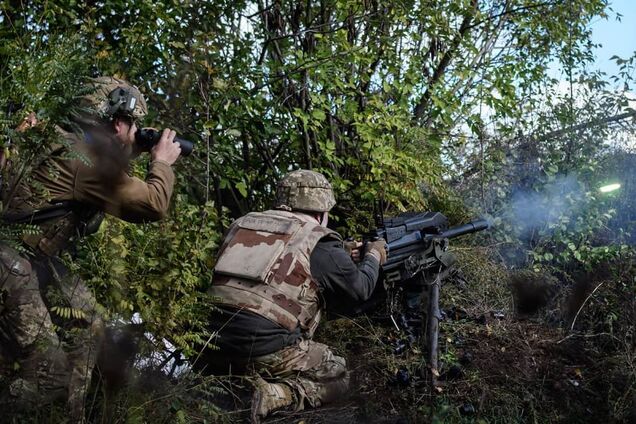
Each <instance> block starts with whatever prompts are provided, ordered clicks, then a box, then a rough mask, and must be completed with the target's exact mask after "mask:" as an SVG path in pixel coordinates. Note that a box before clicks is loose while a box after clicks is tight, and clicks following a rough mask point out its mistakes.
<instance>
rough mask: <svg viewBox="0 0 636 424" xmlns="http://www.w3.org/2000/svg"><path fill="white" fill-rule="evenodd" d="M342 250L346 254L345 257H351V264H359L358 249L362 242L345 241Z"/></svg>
mask: <svg viewBox="0 0 636 424" xmlns="http://www.w3.org/2000/svg"><path fill="white" fill-rule="evenodd" d="M343 245H344V246H343V247H344V250H345V251H346V252H347V255H349V256H351V259H352V260H353V262H355V263H358V262H360V248H361V247H362V242H359V241H355V240H347V241H345V242H344V243H343Z"/></svg>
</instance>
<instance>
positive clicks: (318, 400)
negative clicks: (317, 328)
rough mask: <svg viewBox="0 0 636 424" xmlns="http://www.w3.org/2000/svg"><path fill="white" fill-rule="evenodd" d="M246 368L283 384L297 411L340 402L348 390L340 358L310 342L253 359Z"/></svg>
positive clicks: (344, 367)
mask: <svg viewBox="0 0 636 424" xmlns="http://www.w3.org/2000/svg"><path fill="white" fill-rule="evenodd" d="M248 369H251V370H252V371H253V372H256V373H258V374H259V375H260V376H261V377H263V378H264V379H265V380H267V381H269V382H270V383H284V384H287V385H288V386H290V387H291V389H292V392H293V393H294V398H295V399H294V403H295V408H296V410H297V411H300V410H302V409H304V407H305V405H306V404H308V405H309V406H311V407H313V408H317V407H319V406H321V405H324V404H326V403H330V402H333V401H335V400H337V399H341V398H342V397H343V396H344V395H345V394H346V393H347V392H348V390H349V371H347V363H346V361H345V359H344V358H343V357H341V356H337V355H334V354H333V352H332V351H331V350H330V349H329V346H327V345H324V344H322V343H318V342H314V341H312V340H301V342H300V343H298V344H296V345H294V346H289V347H286V348H285V349H282V350H279V351H278V352H274V353H271V354H269V355H264V356H259V357H256V358H252V359H251V360H250V362H249V364H248Z"/></svg>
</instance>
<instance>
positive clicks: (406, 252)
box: [358, 206, 490, 388]
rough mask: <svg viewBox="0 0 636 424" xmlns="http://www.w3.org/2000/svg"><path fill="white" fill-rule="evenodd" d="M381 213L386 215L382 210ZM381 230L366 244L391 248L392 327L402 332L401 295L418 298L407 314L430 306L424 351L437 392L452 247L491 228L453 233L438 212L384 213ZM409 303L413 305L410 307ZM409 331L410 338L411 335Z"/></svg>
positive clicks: (387, 284) (475, 224) (386, 272)
mask: <svg viewBox="0 0 636 424" xmlns="http://www.w3.org/2000/svg"><path fill="white" fill-rule="evenodd" d="M378 210H380V211H381V210H382V207H381V206H380V207H379V208H378ZM376 226H377V227H376V228H375V229H374V230H372V231H371V232H369V233H368V234H367V235H366V236H365V238H364V239H365V240H366V241H369V240H375V239H378V238H383V239H385V240H386V242H387V261H386V263H385V264H384V265H383V266H382V277H381V278H383V281H384V289H385V290H386V293H387V294H389V295H391V296H393V297H394V298H393V299H391V302H390V304H389V309H390V312H391V315H390V317H391V321H392V322H393V324H394V325H395V326H396V328H397V329H398V330H399V329H400V326H399V325H398V323H397V321H396V319H395V316H394V312H395V307H396V299H395V298H399V297H400V296H399V294H398V293H400V292H405V291H406V292H409V291H410V293H411V294H413V293H415V297H416V302H417V304H416V305H415V306H413V305H412V303H413V302H412V300H413V299H412V298H411V299H406V307H407V309H409V308H410V309H411V310H413V309H419V308H422V309H423V307H424V304H425V303H426V311H427V319H426V331H425V332H424V331H422V334H420V336H421V337H420V340H421V346H422V350H423V351H427V352H428V361H429V366H430V372H431V384H432V385H433V388H435V386H436V384H437V377H439V372H438V352H437V346H438V338H439V321H440V319H441V315H440V310H439V291H440V285H441V282H442V280H443V279H444V278H446V277H447V276H448V274H449V273H450V271H451V270H452V267H453V264H454V263H455V258H454V256H453V255H452V254H451V253H450V252H448V241H449V240H450V239H452V238H455V237H459V236H462V235H465V234H470V233H475V232H477V231H482V230H485V229H487V228H488V227H489V226H490V225H489V224H488V221H486V220H485V219H477V220H474V221H471V222H469V223H468V224H465V225H459V226H456V227H451V228H449V226H448V219H447V218H446V217H445V216H444V215H442V214H441V213H439V212H421V213H417V212H416V213H413V212H410V213H405V214H402V215H400V216H397V217H392V218H388V219H384V217H383V216H382V213H381V212H380V213H379V216H377V215H376ZM391 296H389V297H391ZM400 300H401V301H404V299H400ZM409 301H411V302H410V303H411V305H409V304H408V303H409ZM376 304H377V302H376ZM400 306H402V305H400ZM365 309H369V308H368V307H366V308H365V307H364V305H363V307H362V308H361V309H360V310H358V312H361V311H364V310H365ZM420 310H421V309H420ZM398 321H400V322H401V324H402V327H408V326H409V324H408V320H407V319H406V318H405V317H404V315H402V317H401V319H399V320H398ZM406 330H407V333H408V332H409V331H408V329H406ZM409 338H411V339H412V341H413V340H414V339H415V338H416V337H415V336H414V335H413V334H409Z"/></svg>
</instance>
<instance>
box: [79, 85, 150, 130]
mask: <svg viewBox="0 0 636 424" xmlns="http://www.w3.org/2000/svg"><path fill="white" fill-rule="evenodd" d="M88 86H89V88H90V89H91V91H90V92H89V93H88V94H86V95H84V96H82V97H81V98H80V106H81V107H82V108H84V109H85V110H86V111H88V114H90V115H92V116H93V117H94V118H99V119H101V120H103V121H110V120H111V119H113V118H114V117H116V116H126V117H129V118H133V119H141V118H143V117H144V116H146V114H147V113H148V107H147V106H146V100H145V99H144V96H143V95H142V94H141V92H140V91H139V89H138V88H137V87H135V86H134V85H132V84H130V83H128V82H126V81H124V80H122V79H119V78H115V77H99V78H92V79H91V80H90V81H89V83H88Z"/></svg>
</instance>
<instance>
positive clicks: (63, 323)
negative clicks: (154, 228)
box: [0, 244, 102, 422]
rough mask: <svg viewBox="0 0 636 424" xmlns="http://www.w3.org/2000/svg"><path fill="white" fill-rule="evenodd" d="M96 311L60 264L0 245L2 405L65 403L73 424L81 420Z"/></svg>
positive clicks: (86, 293)
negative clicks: (27, 256)
mask: <svg viewBox="0 0 636 424" xmlns="http://www.w3.org/2000/svg"><path fill="white" fill-rule="evenodd" d="M95 305H96V302H95V299H94V297H93V295H92V294H91V293H90V291H88V289H87V288H86V287H85V285H84V284H83V282H82V281H81V279H79V278H78V277H76V276H72V275H71V274H70V273H69V272H68V269H67V268H66V267H65V266H64V264H63V263H62V262H61V261H60V260H59V259H57V258H50V257H44V256H36V257H35V258H30V260H27V259H25V258H24V257H22V256H21V255H20V254H19V253H18V252H16V251H15V250H14V249H12V248H10V247H8V246H6V245H3V244H0V371H1V372H2V375H0V377H1V378H2V379H4V380H6V384H4V385H3V388H2V389H0V391H1V392H0V405H2V404H4V405H6V406H10V407H11V409H12V410H15V411H20V410H26V411H28V410H29V408H32V407H33V406H34V405H41V404H43V403H52V402H56V401H66V402H67V406H68V408H69V414H70V419H71V421H73V422H79V421H82V420H83V417H84V397H85V395H86V391H87V389H88V386H89V384H90V376H91V372H92V369H93V367H94V365H95V360H96V356H97V352H96V348H97V341H98V339H97V335H98V334H100V333H101V326H102V323H101V319H100V318H99V317H98V315H97V313H96V311H95ZM3 409H7V408H3Z"/></svg>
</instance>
